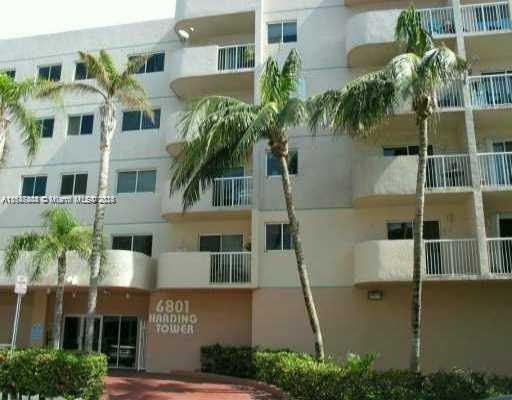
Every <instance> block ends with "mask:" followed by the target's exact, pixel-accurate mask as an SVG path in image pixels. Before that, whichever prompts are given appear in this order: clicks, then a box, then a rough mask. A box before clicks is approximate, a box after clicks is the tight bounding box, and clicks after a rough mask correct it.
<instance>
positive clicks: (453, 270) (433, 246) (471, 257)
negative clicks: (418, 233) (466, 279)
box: [425, 239, 480, 276]
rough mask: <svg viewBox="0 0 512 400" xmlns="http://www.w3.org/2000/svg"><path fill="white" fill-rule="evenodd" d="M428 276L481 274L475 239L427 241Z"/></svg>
mask: <svg viewBox="0 0 512 400" xmlns="http://www.w3.org/2000/svg"><path fill="white" fill-rule="evenodd" d="M425 267H426V275H427V276H468V275H479V274H480V262H479V259H478V247H477V241H476V240H475V239H456V240H451V239H439V240H425Z"/></svg>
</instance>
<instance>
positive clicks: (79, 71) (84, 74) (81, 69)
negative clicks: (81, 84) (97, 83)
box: [75, 62, 93, 81]
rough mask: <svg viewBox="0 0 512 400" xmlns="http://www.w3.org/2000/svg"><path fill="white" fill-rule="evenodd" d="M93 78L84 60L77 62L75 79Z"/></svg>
mask: <svg viewBox="0 0 512 400" xmlns="http://www.w3.org/2000/svg"><path fill="white" fill-rule="evenodd" d="M91 78H93V76H92V74H91V73H90V72H89V70H88V69H87V66H86V65H85V63H84V62H77V63H76V66H75V81H83V80H85V79H91Z"/></svg>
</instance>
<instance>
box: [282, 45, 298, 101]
mask: <svg viewBox="0 0 512 400" xmlns="http://www.w3.org/2000/svg"><path fill="white" fill-rule="evenodd" d="M280 75H281V77H280V91H281V95H282V97H283V99H282V100H283V101H285V100H286V99H288V98H290V96H292V94H293V93H294V92H295V91H296V90H297V87H298V83H299V80H300V79H301V75H302V61H301V58H300V56H299V53H298V52H297V50H296V49H292V51H290V53H289V54H288V56H287V57H286V60H285V62H284V64H283V68H282V69H281V74H280Z"/></svg>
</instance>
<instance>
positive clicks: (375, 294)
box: [368, 290, 384, 301]
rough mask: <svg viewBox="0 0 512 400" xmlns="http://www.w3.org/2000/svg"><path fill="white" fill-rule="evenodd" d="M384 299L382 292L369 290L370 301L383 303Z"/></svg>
mask: <svg viewBox="0 0 512 400" xmlns="http://www.w3.org/2000/svg"><path fill="white" fill-rule="evenodd" d="M383 298H384V292H383V291H382V290H368V300H371V301H381V300H382V299H383Z"/></svg>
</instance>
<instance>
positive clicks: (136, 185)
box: [117, 170, 156, 193]
mask: <svg viewBox="0 0 512 400" xmlns="http://www.w3.org/2000/svg"><path fill="white" fill-rule="evenodd" d="M155 186H156V170H147V171H126V172H119V174H118V176H117V193H144V192H154V191H155Z"/></svg>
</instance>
